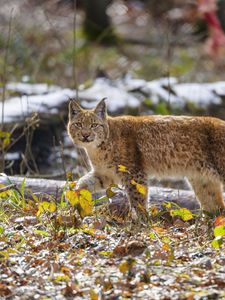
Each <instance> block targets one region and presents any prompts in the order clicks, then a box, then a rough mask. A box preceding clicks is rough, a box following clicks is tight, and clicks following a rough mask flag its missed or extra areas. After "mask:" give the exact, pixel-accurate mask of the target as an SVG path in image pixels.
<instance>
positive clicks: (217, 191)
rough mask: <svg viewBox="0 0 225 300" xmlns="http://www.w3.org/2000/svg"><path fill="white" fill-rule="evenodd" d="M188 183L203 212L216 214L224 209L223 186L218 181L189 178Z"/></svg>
mask: <svg viewBox="0 0 225 300" xmlns="http://www.w3.org/2000/svg"><path fill="white" fill-rule="evenodd" d="M189 182H190V183H191V185H192V188H193V190H194V192H195V194H196V196H197V198H198V200H199V202H200V204H201V208H202V209H203V210H206V211H209V212H216V211H217V210H219V209H225V203H224V200H223V186H222V183H221V182H220V181H219V180H216V179H213V180H212V179H210V178H205V177H203V178H190V179H189Z"/></svg>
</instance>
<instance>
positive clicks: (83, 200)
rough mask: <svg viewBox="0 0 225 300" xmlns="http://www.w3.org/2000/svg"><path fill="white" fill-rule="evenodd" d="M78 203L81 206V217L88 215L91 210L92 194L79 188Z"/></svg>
mask: <svg viewBox="0 0 225 300" xmlns="http://www.w3.org/2000/svg"><path fill="white" fill-rule="evenodd" d="M79 204H80V207H81V211H80V214H81V217H82V218H84V217H85V216H89V215H91V214H92V212H93V201H92V195H91V193H90V192H89V191H88V190H80V192H79Z"/></svg>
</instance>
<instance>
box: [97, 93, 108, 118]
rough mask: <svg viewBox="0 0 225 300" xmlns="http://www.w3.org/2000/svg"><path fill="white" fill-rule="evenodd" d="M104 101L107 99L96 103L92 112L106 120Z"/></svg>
mask: <svg viewBox="0 0 225 300" xmlns="http://www.w3.org/2000/svg"><path fill="white" fill-rule="evenodd" d="M106 99H107V98H103V99H102V100H101V101H100V102H98V104H97V105H96V107H95V110H94V112H95V114H96V115H97V116H98V117H100V118H102V119H104V118H106V115H107V108H106V103H105V100H106Z"/></svg>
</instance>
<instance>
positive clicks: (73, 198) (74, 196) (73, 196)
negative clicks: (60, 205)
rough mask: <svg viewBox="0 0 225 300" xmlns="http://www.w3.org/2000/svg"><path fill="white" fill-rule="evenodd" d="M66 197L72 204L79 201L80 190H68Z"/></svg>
mask: <svg viewBox="0 0 225 300" xmlns="http://www.w3.org/2000/svg"><path fill="white" fill-rule="evenodd" d="M66 198H67V200H68V201H69V203H70V204H71V205H72V206H75V205H76V204H78V203H79V191H71V190H68V191H66Z"/></svg>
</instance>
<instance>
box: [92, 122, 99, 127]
mask: <svg viewBox="0 0 225 300" xmlns="http://www.w3.org/2000/svg"><path fill="white" fill-rule="evenodd" d="M98 126H99V124H97V123H93V124H91V128H97V127H98Z"/></svg>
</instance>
